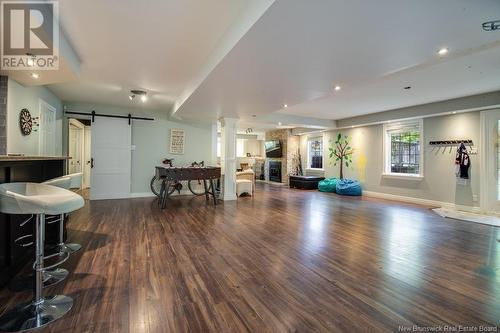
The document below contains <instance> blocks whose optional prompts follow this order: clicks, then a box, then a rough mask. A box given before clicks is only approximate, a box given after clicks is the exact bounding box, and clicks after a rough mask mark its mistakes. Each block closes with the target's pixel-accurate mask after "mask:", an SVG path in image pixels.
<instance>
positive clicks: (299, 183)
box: [289, 176, 325, 190]
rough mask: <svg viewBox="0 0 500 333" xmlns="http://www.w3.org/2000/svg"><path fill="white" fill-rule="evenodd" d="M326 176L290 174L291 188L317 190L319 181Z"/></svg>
mask: <svg viewBox="0 0 500 333" xmlns="http://www.w3.org/2000/svg"><path fill="white" fill-rule="evenodd" d="M323 179H325V177H316V176H289V185H290V188H300V189H303V190H317V189H318V183H319V182H320V181H321V180H323Z"/></svg>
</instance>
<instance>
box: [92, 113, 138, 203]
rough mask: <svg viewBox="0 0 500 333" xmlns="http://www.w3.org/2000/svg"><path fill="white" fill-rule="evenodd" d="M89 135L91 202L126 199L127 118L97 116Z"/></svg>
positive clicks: (129, 137)
mask: <svg viewBox="0 0 500 333" xmlns="http://www.w3.org/2000/svg"><path fill="white" fill-rule="evenodd" d="M91 135H92V142H91V147H92V148H91V152H92V171H91V177H90V200H100V199H120V198H128V197H129V196H130V170H131V150H130V148H131V126H130V125H129V124H128V119H116V118H105V117H96V118H95V121H94V122H93V123H92V126H91Z"/></svg>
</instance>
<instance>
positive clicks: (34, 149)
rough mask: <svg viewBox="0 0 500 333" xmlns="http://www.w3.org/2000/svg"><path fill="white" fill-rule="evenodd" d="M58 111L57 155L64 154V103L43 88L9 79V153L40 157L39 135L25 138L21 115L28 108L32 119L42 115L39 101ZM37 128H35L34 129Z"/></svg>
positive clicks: (35, 134)
mask: <svg viewBox="0 0 500 333" xmlns="http://www.w3.org/2000/svg"><path fill="white" fill-rule="evenodd" d="M40 99H42V100H43V101H45V102H47V103H48V104H50V105H51V106H53V107H54V108H55V109H56V147H55V152H56V155H61V154H62V102H61V100H60V99H59V98H57V97H56V96H55V95H54V94H53V93H52V92H51V91H50V90H49V89H47V88H46V87H43V86H36V87H25V86H23V85H21V84H19V83H18V82H16V81H14V80H12V79H11V78H9V80H8V91H7V153H8V154H25V155H38V142H39V140H38V133H39V132H32V133H31V134H30V135H27V136H24V135H23V134H22V133H21V129H20V126H19V113H20V112H21V110H22V109H24V108H26V109H28V110H29V112H30V113H31V116H32V117H38V115H39V113H40V109H39V100H40ZM34 128H35V127H34Z"/></svg>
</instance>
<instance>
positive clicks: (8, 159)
mask: <svg viewBox="0 0 500 333" xmlns="http://www.w3.org/2000/svg"><path fill="white" fill-rule="evenodd" d="M69 159H71V157H69V156H31V155H0V162H11V161H50V160H69Z"/></svg>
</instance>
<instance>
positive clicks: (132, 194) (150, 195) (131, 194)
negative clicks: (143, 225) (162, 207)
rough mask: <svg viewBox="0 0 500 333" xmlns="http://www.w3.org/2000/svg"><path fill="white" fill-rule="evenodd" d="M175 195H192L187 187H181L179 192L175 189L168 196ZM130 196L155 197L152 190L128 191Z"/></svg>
mask: <svg viewBox="0 0 500 333" xmlns="http://www.w3.org/2000/svg"><path fill="white" fill-rule="evenodd" d="M177 195H194V194H193V193H191V191H190V190H189V189H182V190H181V193H180V194H179V193H178V192H177V191H174V193H172V194H171V195H170V196H177ZM129 197H130V198H150V197H155V195H154V193H153V192H134V193H130V196H129Z"/></svg>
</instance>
